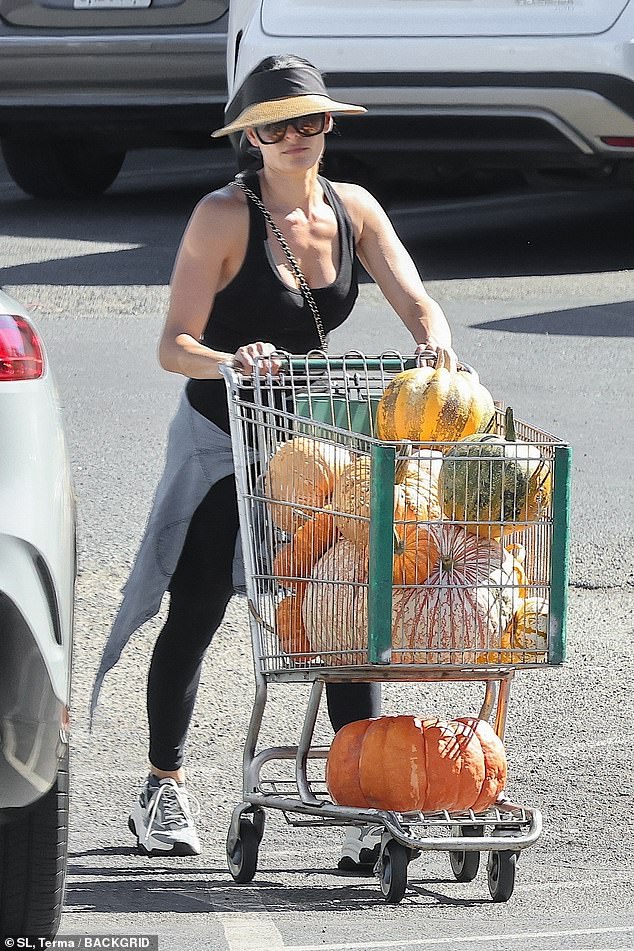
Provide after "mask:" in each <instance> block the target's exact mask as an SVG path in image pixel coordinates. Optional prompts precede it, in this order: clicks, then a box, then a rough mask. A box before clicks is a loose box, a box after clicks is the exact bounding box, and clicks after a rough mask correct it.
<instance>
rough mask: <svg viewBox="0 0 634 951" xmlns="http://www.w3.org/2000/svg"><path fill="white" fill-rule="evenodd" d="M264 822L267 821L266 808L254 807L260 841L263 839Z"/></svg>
mask: <svg viewBox="0 0 634 951" xmlns="http://www.w3.org/2000/svg"><path fill="white" fill-rule="evenodd" d="M264 822H265V815H264V809H254V810H253V825H254V827H255V831H256V832H257V834H258V842H261V841H262V836H263V835H264Z"/></svg>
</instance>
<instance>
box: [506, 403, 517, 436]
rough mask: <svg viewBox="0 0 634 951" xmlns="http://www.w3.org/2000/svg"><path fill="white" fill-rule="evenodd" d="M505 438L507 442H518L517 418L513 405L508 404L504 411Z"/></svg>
mask: <svg viewBox="0 0 634 951" xmlns="http://www.w3.org/2000/svg"><path fill="white" fill-rule="evenodd" d="M504 438H505V439H506V441H507V442H517V436H516V435H515V418H514V416H513V407H512V406H507V407H506V412H505V413H504Z"/></svg>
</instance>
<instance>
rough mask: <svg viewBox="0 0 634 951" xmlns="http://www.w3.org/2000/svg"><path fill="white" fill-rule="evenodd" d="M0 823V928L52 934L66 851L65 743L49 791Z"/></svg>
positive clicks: (8, 932)
mask: <svg viewBox="0 0 634 951" xmlns="http://www.w3.org/2000/svg"><path fill="white" fill-rule="evenodd" d="M20 812H21V815H20V817H19V818H18V819H16V820H15V821H12V822H10V823H7V824H6V825H2V826H0V934H2V935H12V936H16V935H22V936H25V937H29V938H48V939H49V940H50V939H52V938H54V937H55V935H56V934H57V930H58V928H59V922H60V918H61V916H62V905H63V901H64V881H65V878H66V860H67V854H68V747H66V752H65V754H64V757H63V759H62V762H61V764H60V768H59V771H58V774H57V780H56V782H55V783H54V785H53V787H52V789H51V790H49V792H48V793H47V794H46V795H45V796H43V797H42V798H41V799H39V800H38V801H37V802H36V803H35V804H34V805H33V806H30V807H29V808H28V809H24V810H20Z"/></svg>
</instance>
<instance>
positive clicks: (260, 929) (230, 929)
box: [215, 889, 286, 951]
mask: <svg viewBox="0 0 634 951" xmlns="http://www.w3.org/2000/svg"><path fill="white" fill-rule="evenodd" d="M245 891H246V889H245ZM248 908H249V910H248V911H246V912H240V911H225V910H221V909H215V911H216V915H217V916H218V919H219V920H220V922H221V924H222V927H223V929H224V932H225V941H226V942H227V946H228V948H229V951H262V949H263V948H264V949H266V951H282V949H283V951H286V945H285V944H284V941H283V939H282V935H281V934H280V932H279V931H278V930H277V928H276V927H275V925H274V923H273V919H272V918H271V916H270V915H269V913H268V911H267V910H266V907H265V906H264V905H263V904H262V902H261V901H259V900H258V898H257V897H256V895H255V893H254V892H253V891H250V892H249V896H248Z"/></svg>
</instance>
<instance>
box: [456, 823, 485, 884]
mask: <svg viewBox="0 0 634 951" xmlns="http://www.w3.org/2000/svg"><path fill="white" fill-rule="evenodd" d="M460 835H463V836H468V835H472V836H475V835H480V830H479V829H478V827H477V826H461V827H460ZM449 864H450V865H451V871H452V872H453V873H454V875H455V877H456V881H457V882H472V881H473V879H474V878H475V877H476V875H477V874H478V869H479V868H480V853H479V852H450V853H449Z"/></svg>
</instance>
